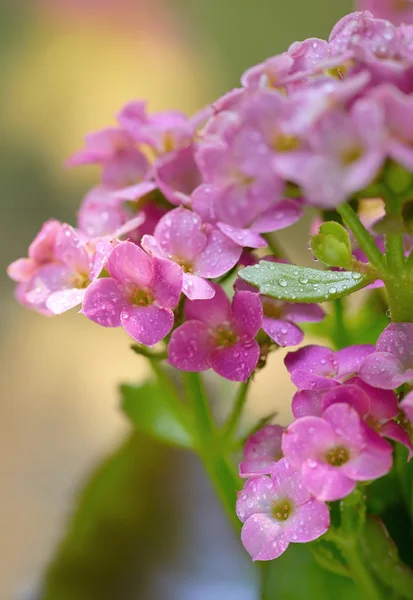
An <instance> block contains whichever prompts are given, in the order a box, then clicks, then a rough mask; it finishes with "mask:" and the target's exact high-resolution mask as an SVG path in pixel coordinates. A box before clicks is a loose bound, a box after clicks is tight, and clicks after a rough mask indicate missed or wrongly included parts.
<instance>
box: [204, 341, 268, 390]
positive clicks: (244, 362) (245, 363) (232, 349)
mask: <svg viewBox="0 0 413 600" xmlns="http://www.w3.org/2000/svg"><path fill="white" fill-rule="evenodd" d="M259 357H260V346H259V344H258V342H256V341H255V340H249V341H245V342H237V343H235V344H233V345H232V346H227V347H221V348H217V349H215V350H213V351H212V352H211V355H210V357H209V361H210V365H211V367H212V368H213V369H214V371H215V372H216V373H218V375H221V376H222V377H225V378H226V379H229V380H230V381H247V379H248V377H250V375H251V374H252V372H253V371H254V369H255V367H256V366H257V363H258V359H259Z"/></svg>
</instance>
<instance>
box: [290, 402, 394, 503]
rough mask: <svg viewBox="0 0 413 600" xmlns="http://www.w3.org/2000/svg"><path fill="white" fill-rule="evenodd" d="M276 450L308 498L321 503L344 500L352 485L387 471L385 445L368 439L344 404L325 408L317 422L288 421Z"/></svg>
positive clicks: (387, 449) (356, 416) (389, 459)
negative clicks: (295, 473)
mask: <svg viewBox="0 0 413 600" xmlns="http://www.w3.org/2000/svg"><path fill="white" fill-rule="evenodd" d="M282 450H283V453H284V456H285V457H286V458H287V460H288V461H289V462H290V463H291V464H292V466H293V467H294V468H295V469H297V470H299V471H300V472H301V474H302V476H303V483H304V485H305V487H306V488H307V489H308V490H309V492H310V493H311V494H313V495H314V496H315V497H316V498H317V499H318V500H324V501H333V500H339V499H340V498H344V497H345V496H347V495H348V494H350V493H351V492H352V491H353V489H354V488H355V486H356V482H357V481H368V480H370V479H377V478H378V477H382V476H383V475H385V474H386V473H388V471H389V470H390V469H391V465H392V447H391V445H390V444H389V443H388V442H386V441H385V440H383V439H382V438H380V437H378V436H375V437H374V439H372V437H371V436H370V435H369V431H368V428H367V427H366V425H365V424H364V423H363V422H362V420H361V419H360V416H359V414H358V412H357V411H356V410H355V409H354V408H353V407H352V406H350V405H349V404H345V403H338V404H332V405H330V406H329V407H328V408H327V409H326V410H325V411H324V413H323V415H322V417H301V418H299V419H297V420H296V421H294V422H293V423H292V424H291V425H289V427H288V428H287V431H286V433H284V435H283V440H282Z"/></svg>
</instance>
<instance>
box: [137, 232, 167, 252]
mask: <svg viewBox="0 0 413 600" xmlns="http://www.w3.org/2000/svg"><path fill="white" fill-rule="evenodd" d="M141 246H142V248H143V249H144V250H145V252H148V253H149V254H152V256H157V257H158V258H168V254H167V253H166V252H165V251H164V250H163V249H162V247H161V246H160V244H159V243H158V242H157V240H156V238H155V237H154V236H153V235H144V236H143V237H142V240H141Z"/></svg>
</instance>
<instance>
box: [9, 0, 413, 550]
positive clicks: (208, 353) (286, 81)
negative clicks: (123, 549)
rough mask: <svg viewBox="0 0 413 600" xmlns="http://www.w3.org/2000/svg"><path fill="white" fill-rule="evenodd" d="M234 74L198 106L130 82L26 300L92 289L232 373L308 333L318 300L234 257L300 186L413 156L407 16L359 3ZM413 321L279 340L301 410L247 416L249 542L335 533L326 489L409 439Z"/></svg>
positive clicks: (23, 295) (70, 301)
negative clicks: (250, 281)
mask: <svg viewBox="0 0 413 600" xmlns="http://www.w3.org/2000/svg"><path fill="white" fill-rule="evenodd" d="M384 4H385V3H384ZM241 83H242V87H240V88H237V89H234V90H232V91H231V92H229V93H228V94H226V95H225V96H224V97H222V98H220V99H218V100H217V101H216V102H214V103H213V104H212V105H211V106H210V107H208V108H207V109H205V110H202V111H201V112H200V113H198V114H196V115H195V116H193V117H192V118H187V117H186V116H185V115H183V114H181V113H180V112H177V111H167V112H160V113H155V114H152V115H151V114H148V112H147V110H146V106H145V103H144V102H142V101H134V102H131V103H129V104H127V105H126V106H125V107H124V108H123V109H122V110H121V111H120V113H119V114H118V115H117V124H116V126H114V127H110V128H107V129H104V130H102V131H99V132H97V133H93V134H90V135H89V136H87V138H86V148H85V149H84V150H82V151H80V152H78V153H77V154H75V155H74V156H73V157H72V158H71V159H70V160H69V165H70V166H75V165H88V164H94V165H100V167H101V172H102V177H101V182H100V184H99V185H97V186H96V187H94V188H93V189H92V190H91V191H90V192H89V193H88V194H87V195H86V197H85V198H84V199H83V202H82V204H81V207H80V210H79V213H78V221H77V226H76V228H73V227H71V226H69V225H67V224H62V223H59V222H57V221H49V222H47V223H46V224H45V225H44V226H43V228H42V229H41V231H40V233H39V234H38V235H37V237H36V238H35V240H34V241H33V242H32V244H31V245H30V248H29V252H28V255H29V256H28V258H25V259H19V260H17V261H16V262H14V263H12V264H11V265H10V267H9V275H10V277H11V278H12V279H14V280H15V281H16V282H18V285H17V298H18V300H19V301H20V302H21V303H22V304H24V305H25V306H28V307H30V308H32V309H34V310H37V311H39V312H41V313H43V314H46V315H53V314H60V313H63V312H64V311H66V310H68V309H70V308H72V307H74V306H76V305H78V304H81V305H82V308H81V312H82V314H84V315H85V316H86V317H87V318H89V319H91V320H92V321H94V322H96V323H97V324H99V325H101V326H104V327H123V328H124V329H125V331H126V332H127V333H128V334H129V336H131V337H132V338H133V339H134V340H136V341H137V342H138V343H139V344H142V345H145V346H153V345H154V344H157V343H158V342H162V341H163V343H164V344H165V345H166V347H167V352H168V361H169V363H170V364H171V365H173V366H174V367H177V368H178V369H181V370H183V371H195V372H198V371H204V370H207V369H210V368H211V369H213V370H214V371H215V372H216V373H218V374H219V375H221V376H222V377H225V378H227V379H229V380H232V381H241V382H244V381H246V380H248V378H249V377H250V376H251V375H253V373H254V371H255V370H256V369H257V368H260V367H261V366H262V365H263V364H265V358H266V356H267V354H268V352H269V351H270V350H271V349H273V348H276V347H277V346H294V345H297V344H299V343H301V341H302V339H303V332H302V330H301V329H300V328H299V326H298V325H297V323H300V322H305V321H313V322H315V321H320V320H322V319H323V316H324V313H323V310H322V309H321V308H320V307H319V306H317V305H313V304H296V303H287V302H284V301H281V300H275V299H271V298H269V297H266V296H265V295H261V294H259V293H258V291H257V290H256V289H255V288H253V287H251V286H249V285H247V284H246V283H244V282H243V281H241V280H240V279H237V277H236V275H237V271H238V269H239V268H240V267H244V266H246V265H251V264H255V263H256V262H257V261H258V256H260V254H259V252H261V253H262V252H264V254H265V251H262V250H260V249H263V248H266V247H267V245H268V243H267V234H270V233H272V232H274V231H278V230H280V229H283V228H286V227H288V226H290V225H292V224H293V223H295V222H296V221H298V220H299V219H300V217H301V215H302V212H303V208H304V207H305V206H306V205H312V206H315V207H319V208H321V209H334V208H335V207H337V206H339V205H340V204H341V203H343V202H346V201H348V200H350V199H351V197H352V196H353V194H355V193H358V192H361V191H362V190H364V189H365V188H367V187H368V186H369V185H370V184H371V183H372V182H373V181H377V180H380V177H381V174H382V173H383V167H384V166H385V164H386V165H388V164H394V163H397V164H398V165H401V166H402V167H403V168H404V169H406V170H407V171H410V172H412V171H413V125H412V124H413V120H412V114H413V26H412V25H404V24H401V25H399V26H396V25H393V24H392V23H391V22H389V21H386V20H381V19H377V18H374V17H373V15H372V14H371V13H369V12H367V11H364V12H355V13H353V14H350V15H348V16H346V17H344V18H343V19H341V20H340V21H339V22H338V23H337V24H336V25H335V27H334V28H333V30H332V32H331V35H330V37H329V39H328V41H325V40H321V39H316V38H311V39H307V40H305V41H303V42H296V43H294V44H292V45H291V46H290V48H289V49H288V50H287V51H286V52H284V53H282V54H280V55H277V56H274V57H272V58H269V59H268V60H266V61H265V62H263V63H262V64H259V65H257V66H254V67H252V68H251V69H249V70H248V71H247V72H246V73H244V75H243V76H242V79H241ZM291 190H293V191H294V196H295V197H291V196H292V194H289V192H291ZM296 196H298V197H296ZM378 243H379V244H380V240H378ZM266 259H267V260H270V261H272V260H278V261H280V257H274V256H273V255H271V256H266ZM231 277H232V279H231ZM224 282H225V286H226V287H225V289H226V291H228V285H227V284H228V283H229V284H231V283H233V288H234V291H233V294H231V295H232V296H233V297H232V300H230V299H229V297H228V295H227V293H226V291H224V287H223V285H224ZM412 340H413V325H410V324H393V325H390V326H389V327H388V328H387V329H386V330H385V332H384V333H383V334H382V336H381V337H380V339H379V341H378V343H377V346H376V348H374V347H370V346H357V347H352V348H347V349H345V350H342V351H340V352H337V353H334V352H333V351H332V350H329V349H328V348H322V347H317V346H309V347H306V348H303V349H300V350H298V351H297V352H295V353H290V354H289V355H288V356H287V359H286V366H287V368H288V370H289V372H290V373H291V377H292V380H293V382H294V383H295V385H296V386H297V388H298V391H297V393H296V394H295V396H294V399H293V413H294V416H295V421H294V422H293V423H292V424H291V425H290V426H288V427H287V428H286V429H285V430H283V429H282V428H281V427H279V426H276V425H270V426H267V427H265V428H264V429H263V430H261V431H259V432H258V433H257V434H255V436H254V437H252V438H251V439H250V440H249V441H248V443H247V446H246V448H245V458H244V460H243V462H242V464H241V466H240V474H241V476H243V477H249V479H248V481H247V482H246V485H245V487H244V489H243V491H242V492H240V494H239V498H238V503H237V514H238V516H239V518H240V519H241V521H243V522H244V526H243V533H242V539H243V543H244V545H245V547H246V548H247V550H248V551H249V552H250V553H251V555H252V557H253V558H254V559H260V560H269V559H273V558H275V557H277V556H279V555H280V554H281V553H282V552H283V551H284V550H285V549H286V548H287V546H288V544H289V542H307V541H311V540H313V539H315V538H317V537H319V536H320V535H322V534H323V533H325V531H326V530H327V529H328V527H329V509H328V506H327V504H326V502H330V501H335V500H339V499H341V498H343V497H345V496H346V495H348V494H349V493H351V491H352V490H353V489H354V488H355V486H356V484H357V482H359V481H368V480H372V479H375V478H378V477H381V476H383V475H385V474H386V473H388V471H389V470H390V468H391V465H392V445H391V444H390V443H389V441H388V439H390V440H393V441H396V442H398V443H401V444H403V445H405V446H406V447H407V448H408V450H409V453H410V454H411V453H412V451H413V450H412V446H411V442H410V438H409V435H408V433H407V431H406V429H405V428H404V426H405V424H406V417H408V418H410V419H412V418H413V397H412V394H410V395H408V396H406V398H405V399H404V400H403V401H402V403H401V404H399V401H398V396H397V395H396V392H395V391H394V390H395V389H396V388H397V387H398V386H400V385H401V384H403V383H406V382H407V383H409V384H411V383H412V382H413V353H412V350H411V345H412V343H411V341H412ZM400 415H402V416H403V418H400Z"/></svg>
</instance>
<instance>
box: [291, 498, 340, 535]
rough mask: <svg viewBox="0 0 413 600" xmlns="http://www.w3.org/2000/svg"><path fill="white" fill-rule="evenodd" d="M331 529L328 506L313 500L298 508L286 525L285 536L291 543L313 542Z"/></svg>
mask: <svg viewBox="0 0 413 600" xmlns="http://www.w3.org/2000/svg"><path fill="white" fill-rule="evenodd" d="M329 527H330V511H329V509H328V506H327V504H325V503H324V502H320V501H318V500H315V499H311V500H309V501H308V502H305V504H302V505H301V506H298V507H297V509H296V512H295V513H294V514H293V515H291V517H290V518H289V519H288V521H287V522H286V524H285V528H284V531H285V535H286V537H287V538H288V539H289V540H290V542H312V541H313V540H316V539H317V538H319V537H320V536H321V535H323V534H324V533H325V532H326V531H327V530H328V528H329Z"/></svg>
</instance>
